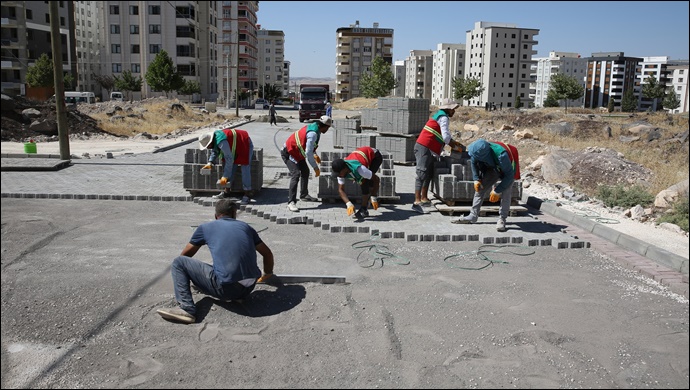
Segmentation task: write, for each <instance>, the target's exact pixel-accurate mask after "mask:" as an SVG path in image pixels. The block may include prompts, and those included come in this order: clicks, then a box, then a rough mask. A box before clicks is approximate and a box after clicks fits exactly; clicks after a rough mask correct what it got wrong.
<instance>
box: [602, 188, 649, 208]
mask: <svg viewBox="0 0 690 390" xmlns="http://www.w3.org/2000/svg"><path fill="white" fill-rule="evenodd" d="M597 197H598V198H599V199H601V201H602V202H604V204H605V205H606V207H616V206H620V207H624V208H629V207H633V206H635V205H638V204H639V205H641V206H648V205H650V204H651V203H652V202H653V201H654V197H653V196H652V194H650V193H649V192H647V190H645V189H644V187H642V186H632V187H630V188H625V187H624V186H623V185H621V184H618V185H615V186H612V187H611V186H600V187H599V189H598V190H597Z"/></svg>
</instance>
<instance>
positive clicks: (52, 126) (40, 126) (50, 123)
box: [29, 119, 58, 135]
mask: <svg viewBox="0 0 690 390" xmlns="http://www.w3.org/2000/svg"><path fill="white" fill-rule="evenodd" d="M29 129H30V130H32V131H35V132H38V133H41V134H43V135H57V133H58V127H57V122H55V121H54V120H51V119H45V120H35V121H33V122H32V123H31V124H30V125H29Z"/></svg>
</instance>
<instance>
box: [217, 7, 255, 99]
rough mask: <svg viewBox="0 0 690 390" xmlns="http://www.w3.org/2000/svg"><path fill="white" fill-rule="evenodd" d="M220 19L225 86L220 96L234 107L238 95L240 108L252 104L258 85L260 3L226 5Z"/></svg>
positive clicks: (221, 89) (220, 40) (222, 84)
mask: <svg viewBox="0 0 690 390" xmlns="http://www.w3.org/2000/svg"><path fill="white" fill-rule="evenodd" d="M221 3H222V8H221V10H222V12H221V14H220V15H219V22H220V27H219V28H220V34H221V37H220V39H219V45H220V47H221V57H222V59H221V61H222V62H221V63H222V65H221V67H222V72H221V73H222V76H221V78H222V82H221V86H220V88H219V89H220V95H221V96H222V97H223V98H224V101H225V102H227V103H228V107H230V106H231V105H233V106H234V103H232V102H234V100H235V95H237V96H238V97H239V98H240V102H239V104H240V106H242V105H249V104H250V103H251V98H252V96H251V92H250V91H256V89H257V86H258V84H259V82H258V78H257V77H258V76H257V66H258V62H257V56H258V50H259V49H258V43H259V42H258V39H257V36H256V31H257V26H256V24H257V17H256V13H257V12H258V11H259V2H258V1H222V2H221Z"/></svg>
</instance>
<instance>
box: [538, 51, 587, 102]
mask: <svg viewBox="0 0 690 390" xmlns="http://www.w3.org/2000/svg"><path fill="white" fill-rule="evenodd" d="M534 60H535V61H536V65H534V66H533V69H532V80H534V82H533V83H532V86H531V87H530V88H531V89H533V90H534V96H532V98H533V100H534V106H535V107H544V100H546V96H547V94H548V92H549V89H551V76H553V75H555V74H564V75H566V76H570V77H573V78H575V79H576V80H577V81H578V82H579V83H580V85H582V87H583V88H584V87H585V76H586V74H587V59H586V58H582V57H581V56H580V54H578V53H568V52H560V51H552V52H549V56H548V57H539V58H534ZM559 103H560V106H561V107H565V106H566V103H567V106H568V107H582V106H583V105H584V93H583V95H582V97H580V98H579V99H576V100H569V101H568V102H565V101H560V102H559Z"/></svg>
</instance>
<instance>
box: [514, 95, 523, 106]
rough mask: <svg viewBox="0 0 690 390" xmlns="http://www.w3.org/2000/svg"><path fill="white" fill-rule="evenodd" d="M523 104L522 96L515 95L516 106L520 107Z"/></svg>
mask: <svg viewBox="0 0 690 390" xmlns="http://www.w3.org/2000/svg"><path fill="white" fill-rule="evenodd" d="M520 106H522V102H520V96H519V95H515V108H520Z"/></svg>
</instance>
